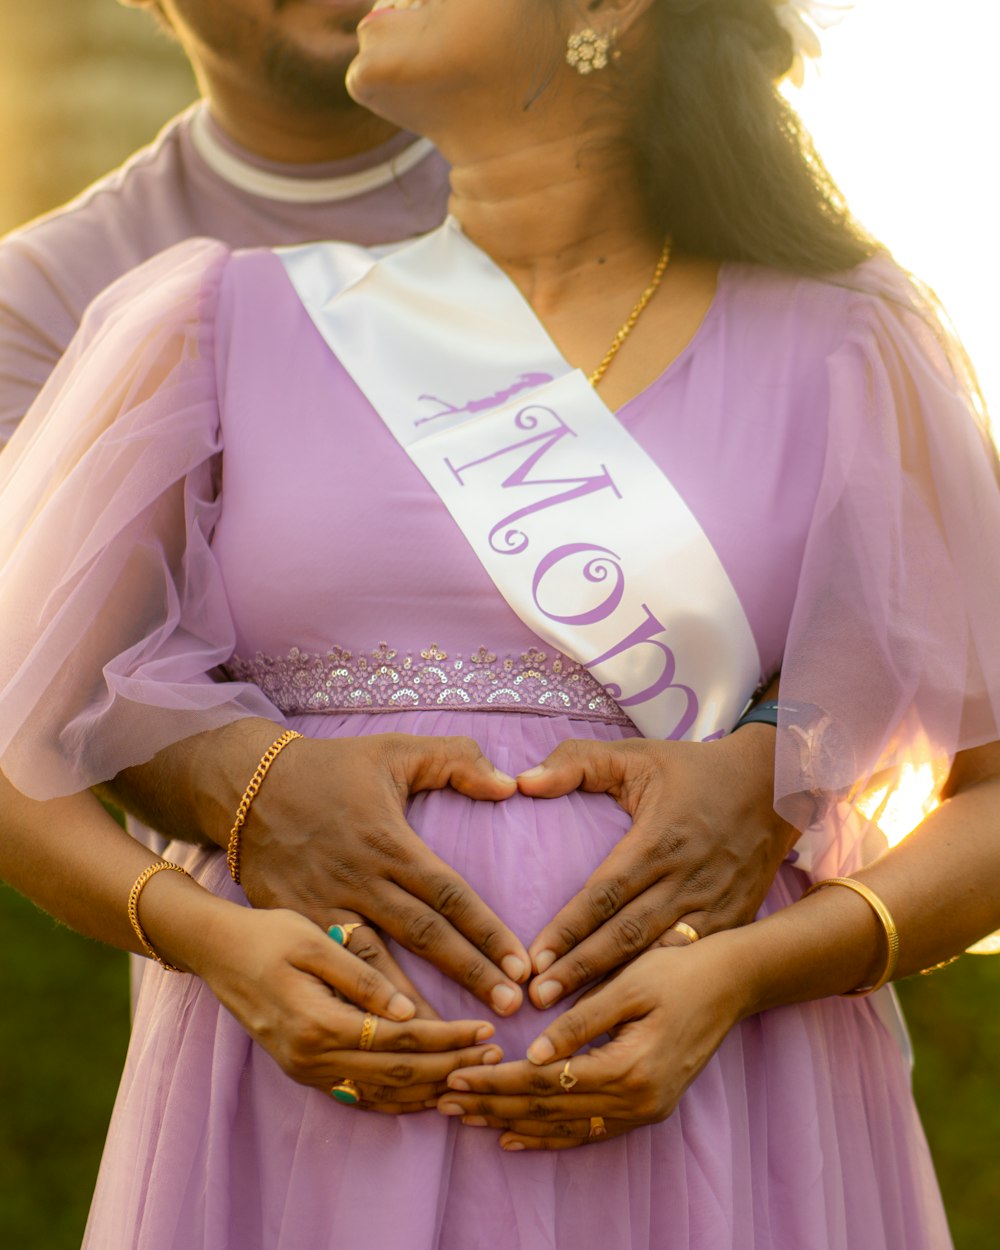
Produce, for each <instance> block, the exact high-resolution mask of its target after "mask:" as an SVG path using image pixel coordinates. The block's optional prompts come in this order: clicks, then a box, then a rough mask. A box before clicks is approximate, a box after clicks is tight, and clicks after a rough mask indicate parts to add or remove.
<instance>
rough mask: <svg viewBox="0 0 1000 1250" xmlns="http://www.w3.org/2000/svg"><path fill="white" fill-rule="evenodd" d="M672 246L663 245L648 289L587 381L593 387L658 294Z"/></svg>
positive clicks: (670, 244)
mask: <svg viewBox="0 0 1000 1250" xmlns="http://www.w3.org/2000/svg"><path fill="white" fill-rule="evenodd" d="M672 246H673V245H672V243H671V240H670V239H667V241H666V242H665V243H664V244H663V251H662V252H661V253H660V259H659V260H658V261H657V262H656V268H655V269H654V270H653V277H652V279H651V280H650V283H649V286H648V287H646V289H645V291H643V293H642V294H641V295H640V296H639V302H638V303H637V304H636V306H635V307H634V308H633V309H632V311H631V312H630V313H629V315H628V317H627V318H626V320H625V324H624V325H623V326H622V328H621V329H620V330H619V331H618V333H617V334H616V335H615V337H614V338H613V339H612V340H611V346H610V347H609V348H608V350H607V353H606V354H605V357H604V359H603V360H602V361H601V363H600V364H599V365H598V366H597V368H596V369H595V370H594V372H593V373H592V374H591V375H590V376H589V377H588V378H587V381H588V382H589V383H590V385H591V386H595V387H596V386H597V384H598V382H600V380H601V378H603V377H604V375H605V374H606V373H607V371H608V366H609V365H610V364H611V362H612V360H614V358H615V357H616V356H617V355H618V353H619V352H620V351H621V349H622V344H623V343H624V342H625V340H626V339H627V338H628V336H629V335H630V334H631V333H632V331H633V330H634V329H635V323H636V322H637V321H638V320H639V318H640V317H641V316H642V313H643V310H644V309H645V307H646V305H647V304H648V303H649V301H650V300H651V299H652V298H653V296H654V295H655V294H656V290H657V287H658V286H659V285H660V283H661V282H662V281H663V275H664V274H665V273H666V272H667V266H668V265H669V264H670V252H671V248H672Z"/></svg>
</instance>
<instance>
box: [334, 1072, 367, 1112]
mask: <svg viewBox="0 0 1000 1250" xmlns="http://www.w3.org/2000/svg"><path fill="white" fill-rule="evenodd" d="M330 1097H331V1098H336V1100H337V1102H342V1103H344V1104H345V1105H346V1106H348V1107H353V1106H354V1105H355V1103H359V1102H360V1101H361V1090H360V1089H358V1087H357V1086H356V1085H355V1084H354V1082H353V1081H350V1080H348V1079H347V1078H346V1077H345V1079H344V1080H342V1081H338V1082H337V1084H336V1085H334V1086H333V1087H332V1088H331V1090H330Z"/></svg>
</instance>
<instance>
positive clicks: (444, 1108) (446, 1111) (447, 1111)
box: [437, 1102, 465, 1115]
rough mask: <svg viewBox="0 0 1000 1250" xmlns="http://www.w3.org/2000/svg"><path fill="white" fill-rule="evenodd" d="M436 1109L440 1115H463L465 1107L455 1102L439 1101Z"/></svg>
mask: <svg viewBox="0 0 1000 1250" xmlns="http://www.w3.org/2000/svg"><path fill="white" fill-rule="evenodd" d="M437 1109H438V1111H440V1112H441V1114H442V1115H465V1108H464V1107H460V1106H459V1105H458V1103H457V1102H439V1103H438V1105H437Z"/></svg>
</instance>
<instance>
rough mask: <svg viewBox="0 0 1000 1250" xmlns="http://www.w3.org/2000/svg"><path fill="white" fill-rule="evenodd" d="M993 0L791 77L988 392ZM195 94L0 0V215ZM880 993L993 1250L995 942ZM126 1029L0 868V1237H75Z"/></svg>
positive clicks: (875, 17)
mask: <svg viewBox="0 0 1000 1250" xmlns="http://www.w3.org/2000/svg"><path fill="white" fill-rule="evenodd" d="M203 2H204V3H210V2H211V0H203ZM997 7H998V6H997V5H996V3H995V0H947V4H943V3H941V0H858V4H857V9H856V11H855V13H854V14H853V15H852V16H851V18H850V20H849V21H847V22H846V23H845V24H844V25H842V26H841V27H840V28H839V29H837V30H834V31H832V32H831V33H830V34H829V36H828V39H827V55H826V57H825V59H824V64H823V72H822V76H821V77H820V76H817V75H815V74H811V75H810V76H809V77H808V79H807V82H806V85H805V87H804V89H803V90H802V91H801V92H796V91H792V92H791V98H792V99H793V100H794V102H795V103H796V105H797V106H798V107H799V108H800V110H801V111H802V113H803V115H804V117H805V119H806V121H807V123H808V124H809V126H810V127H811V129H812V130H813V133H814V135H815V136H816V138H817V141H818V143H819V146H820V150H821V151H822V152H823V154H824V156H825V157H826V159H827V162H828V164H829V165H830V166H831V168H832V170H833V172H834V174H835V175H836V176H837V177H838V179H839V180H840V183H841V185H842V187H843V189H844V190H845V192H846V193H847V196H848V199H849V200H850V201H851V203H852V204H853V206H854V208H855V210H856V211H857V213H858V215H859V216H860V217H861V218H862V220H863V221H864V222H865V223H866V224H867V225H868V226H869V227H870V228H871V229H872V230H873V231H874V233H876V234H877V235H878V236H880V237H881V238H882V239H884V240H885V241H886V242H887V243H888V244H889V246H890V247H892V248H893V250H894V251H895V252H896V254H897V256H898V257H899V259H900V260H901V261H902V262H903V263H904V264H906V265H907V266H908V267H910V268H912V269H914V270H915V271H916V272H918V273H919V274H920V275H921V276H922V277H923V278H924V279H926V280H927V281H928V282H930V283H931V285H932V286H934V287H935V288H936V289H937V291H938V293H939V295H940V296H941V297H942V299H943V300H944V301H945V304H946V305H947V307H948V308H949V311H950V312H951V314H952V317H953V319H954V321H955V323H956V325H957V327H958V329H959V331H960V333H961V334H962V336H963V338H964V340H965V342H966V345H967V347H968V348H969V350H970V353H971V354H972V356H973V359H974V360H975V361H976V363H977V365H978V368H979V371H980V375H981V380H982V382H983V387H984V390H985V391H986V393H987V398H988V399H990V398H991V397H992V399H991V402H992V407H993V410H994V412H996V411H998V410H1000V351H998V344H1000V312H998V303H997V290H998V283H1000V252H998V249H997V246H996V242H995V230H996V202H997V201H996V183H997V179H998V170H1000V157H998V135H1000V105H998V94H997V85H996V77H995V66H994V58H995V50H996V40H997V36H998V35H1000V15H998V14H997ZM194 95H195V86H194V83H193V81H192V78H191V75H190V72H189V71H188V69H187V65H186V63H185V61H184V59H183V58H182V57H181V56H180V55H179V53H178V52H177V50H176V49H175V48H174V47H173V45H172V44H171V43H170V42H169V40H167V39H166V38H165V37H163V36H162V35H160V34H158V33H157V31H156V29H155V26H154V23H153V22H152V20H151V19H150V18H149V17H148V15H147V14H145V13H142V12H139V11H137V10H131V9H124V8H120V7H119V6H118V5H117V4H116V3H115V2H114V0H31V3H30V4H28V3H16V2H15V0H3V3H2V5H0V232H3V231H6V230H9V229H12V228H14V227H15V226H17V225H18V224H20V223H21V222H24V221H26V220H28V219H30V218H31V217H33V216H35V215H37V214H39V213H42V212H45V211H48V210H49V209H50V208H53V207H55V206H56V205H58V204H60V203H62V202H63V201H65V200H66V199H68V198H69V197H70V196H72V195H74V194H75V193H76V192H78V191H80V190H81V189H82V188H83V187H84V186H86V185H87V183H88V182H90V181H91V180H92V179H93V178H95V177H97V176H99V175H100V174H102V173H104V172H106V171H107V170H110V169H111V168H112V167H113V166H114V165H116V164H118V163H119V162H120V161H121V160H123V159H124V158H125V157H126V156H127V155H128V154H129V153H131V152H132V151H134V150H135V149H136V148H137V147H139V146H141V145H142V144H143V143H146V142H148V141H149V140H150V139H151V138H152V137H153V136H154V135H155V133H156V131H157V130H158V128H159V127H160V125H161V124H162V123H163V122H164V121H165V120H166V119H167V118H168V117H170V116H171V114H172V113H174V112H176V111H177V110H179V109H180V108H182V107H183V106H184V105H186V104H187V103H188V102H189V101H190V100H192V99H193V98H194ZM0 298H2V292H0ZM900 992H901V996H902V998H903V1002H904V1005H905V1009H906V1012H907V1016H908V1019H909V1022H910V1027H911V1030H912V1032H913V1035H914V1043H915V1047H916V1052H917V1065H916V1071H915V1076H914V1080H915V1085H916V1091H917V1099H918V1102H919V1104H920V1107H921V1111H922V1114H923V1117H924V1122H925V1125H926V1128H927V1133H928V1136H929V1138H930V1142H931V1148H932V1150H933V1153H934V1156H935V1159H936V1162H937V1166H938V1170H939V1175H940V1179H941V1184H942V1188H943V1190H944V1194H945V1201H946V1204H947V1207H948V1210H949V1213H950V1216H951V1221H952V1228H953V1233H954V1237H955V1243H956V1246H957V1250H995V1247H996V1246H997V1244H998V1233H997V1228H998V1222H1000V1075H998V1072H997V1066H996V1065H997V1062H998V1056H1000V959H990V958H983V957H978V956H969V957H967V958H965V959H963V960H962V961H961V962H960V963H958V964H956V965H953V966H952V967H951V968H948V969H947V970H945V971H943V972H940V973H937V974H935V975H934V976H931V977H920V978H915V979H914V980H912V981H910V982H907V983H905V984H904V985H903V986H902V987H901V990H900ZM127 1034H128V977H127V968H126V960H125V957H124V956H123V955H119V954H118V953H116V952H113V951H109V950H105V949H103V948H101V947H99V946H98V945H96V944H94V943H89V942H86V941H85V940H83V939H81V938H77V937H76V936H75V935H73V934H71V933H68V932H67V931H66V930H64V929H60V928H58V927H57V926H56V925H55V924H54V923H53V922H52V921H51V920H50V919H49V918H48V917H46V916H44V915H42V914H41V913H40V912H38V911H37V910H35V909H34V908H33V907H32V906H31V905H30V904H28V903H26V902H25V901H24V900H23V899H21V898H20V897H19V896H18V895H16V894H14V893H13V891H11V890H9V889H8V888H7V887H5V886H0V1245H2V1246H4V1247H11V1248H12V1250H14V1248H16V1250H75V1247H77V1246H79V1243H80V1238H81V1235H82V1231H83V1225H84V1222H85V1220H86V1212H87V1206H88V1202H89V1195H90V1190H91V1187H92V1185H93V1182H94V1177H95V1175H96V1171H97V1165H98V1161H99V1158H100V1150H101V1144H102V1141H103V1136H104V1131H105V1128H106V1126H107V1120H108V1116H109V1115H110V1111H111V1106H112V1102H113V1099H114V1094H115V1089H116V1086H117V1080H118V1074H119V1071H120V1069H121V1065H122V1061H123V1058H124V1054H125V1048H126V1045H127ZM107 1250H115V1248H114V1247H108V1248H107ZM720 1250H723V1248H722V1247H720ZM859 1250H863V1248H860V1247H859ZM898 1250H906V1247H899V1248H898Z"/></svg>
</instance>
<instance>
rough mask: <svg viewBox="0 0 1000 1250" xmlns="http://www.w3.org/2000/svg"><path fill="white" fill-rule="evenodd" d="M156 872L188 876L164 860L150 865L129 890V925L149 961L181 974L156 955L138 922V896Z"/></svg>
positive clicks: (173, 965) (174, 966)
mask: <svg viewBox="0 0 1000 1250" xmlns="http://www.w3.org/2000/svg"><path fill="white" fill-rule="evenodd" d="M158 872H180V873H183V874H184V876H185V877H187V876H189V875H190V874H189V873H187V872H186V871H185V870H184V869H183V868H182V867H181V866H180V864H171V863H170V862H169V860H166V859H161V860H157V862H156V863H155V864H150V865H149V867H148V868H147V869H146V870H145V871H144V872H142V873H140V874H139V876H138V877H137V878H136V881H135V885H133V886H132V889H131V890H129V895H128V918H129V923H130V924H131V925H132V928H133V929H134V930H135V935H136V937H137V938H138V939H139V942H140V944H141V946H142V949H143V950H144V951H145V952H146V954H147V955H148V956H149V958H150V959H155V960H156V962H157V963H158V964H159V965H160V967H161V968H166V970H167V971H168V972H183V971H184V969H183V968H178V967H177V965H176V964H168V963H167V961H166V960H165V959H164V958H163V956H162V955H159V954H157V952H156V951H155V950H154V949H153V946H152V943H151V942H150V940H149V938H148V937H147V936H146V930H145V929H144V928H143V927H142V925H141V923H140V922H139V895H140V894H141V893H142V892H143V890H144V889H145V888H146V884H147V882H149V881H150V880H151V879H152V878H153V877H155V876H156V874H157V873H158Z"/></svg>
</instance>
